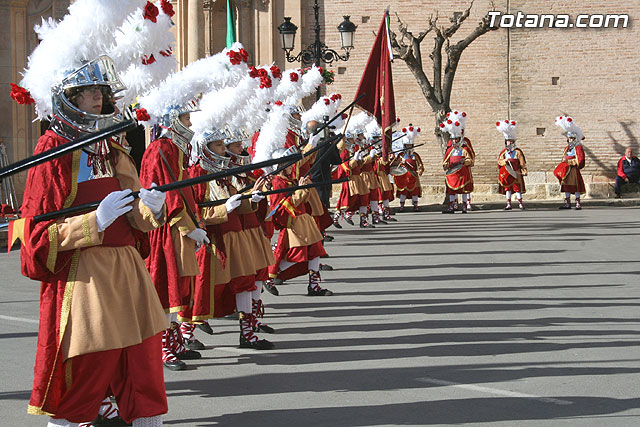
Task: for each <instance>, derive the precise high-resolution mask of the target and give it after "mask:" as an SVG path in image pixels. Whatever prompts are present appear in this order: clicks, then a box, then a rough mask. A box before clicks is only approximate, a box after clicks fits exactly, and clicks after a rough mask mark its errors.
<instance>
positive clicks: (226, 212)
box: [193, 128, 274, 350]
mask: <svg viewBox="0 0 640 427" xmlns="http://www.w3.org/2000/svg"><path fill="white" fill-rule="evenodd" d="M242 138H243V137H242V134H241V133H240V132H237V131H234V130H232V129H231V128H226V129H210V130H209V131H207V132H205V133H204V134H203V135H201V136H199V137H197V145H198V147H199V151H200V153H201V154H200V162H199V164H198V165H195V166H194V167H193V170H194V172H193V173H194V175H198V176H200V175H205V174H207V173H212V172H220V171H223V170H226V169H228V168H229V166H230V164H231V162H232V161H234V162H235V164H236V165H238V163H240V162H247V161H248V159H246V157H247V156H244V155H242V142H241V141H242ZM235 145H239V150H238V147H236V146H235ZM227 150H228V151H227ZM232 150H233V151H232ZM237 151H240V153H238V152H237ZM230 154H231V155H230ZM241 157H242V158H243V159H242V160H241ZM264 184H265V179H264V178H262V177H261V178H258V179H257V180H256V181H254V182H250V181H249V180H248V178H247V177H246V176H233V177H229V178H223V179H219V180H215V181H211V182H209V183H206V184H200V185H198V186H196V188H195V193H196V200H197V201H198V202H207V201H215V200H222V199H227V201H226V202H225V204H223V205H220V206H216V207H209V208H205V209H203V211H202V215H203V218H204V220H205V222H206V223H207V232H208V235H209V237H210V240H211V246H210V248H211V251H206V250H204V249H200V250H199V251H198V262H199V264H200V268H201V269H202V275H201V276H198V277H197V278H196V295H195V300H194V308H195V307H201V308H200V310H199V311H200V312H201V313H203V314H201V317H202V318H211V317H223V316H227V315H229V314H232V313H234V312H235V311H236V310H237V311H238V313H240V347H241V348H253V349H257V350H267V349H271V348H273V347H274V346H273V344H272V343H271V342H269V341H267V340H265V339H260V338H259V337H258V336H257V335H256V334H255V333H254V332H266V333H273V332H274V330H273V328H271V327H269V326H267V325H266V324H263V323H262V322H261V321H260V320H259V318H260V317H262V316H263V315H264V306H263V304H262V300H261V292H262V282H263V281H264V280H266V279H267V277H268V276H267V275H268V273H267V267H268V266H269V265H271V264H273V262H274V259H273V254H272V252H271V246H270V244H269V241H268V240H267V238H266V237H265V235H264V230H263V228H262V226H261V223H260V220H259V218H258V216H257V215H256V212H259V211H260V210H259V205H260V204H261V203H264V202H265V198H264V196H261V195H259V194H257V191H258V190H260V189H262V187H263V186H264ZM247 185H252V186H253V190H252V191H253V195H252V197H251V199H250V200H249V199H247V200H243V201H240V200H238V197H239V196H240V194H239V193H238V191H239V190H241V189H243V188H244V187H246V186H247ZM262 212H264V210H263V211H262Z"/></svg>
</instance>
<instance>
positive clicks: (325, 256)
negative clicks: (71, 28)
mask: <svg viewBox="0 0 640 427" xmlns="http://www.w3.org/2000/svg"><path fill="white" fill-rule="evenodd" d="M320 258H330V255H329V254H324V255H320Z"/></svg>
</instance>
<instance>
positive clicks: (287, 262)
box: [280, 259, 296, 271]
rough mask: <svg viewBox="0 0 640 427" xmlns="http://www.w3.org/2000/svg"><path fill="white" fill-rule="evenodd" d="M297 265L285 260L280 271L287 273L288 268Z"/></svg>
mask: <svg viewBox="0 0 640 427" xmlns="http://www.w3.org/2000/svg"><path fill="white" fill-rule="evenodd" d="M295 264H296V263H295V262H291V261H287V260H286V259H283V260H282V261H280V271H285V270H286V269H287V268H289V267H291V266H292V265H295Z"/></svg>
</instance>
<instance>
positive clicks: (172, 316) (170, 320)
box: [167, 313, 178, 323]
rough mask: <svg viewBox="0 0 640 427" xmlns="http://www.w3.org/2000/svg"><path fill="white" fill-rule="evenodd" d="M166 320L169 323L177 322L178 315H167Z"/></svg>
mask: <svg viewBox="0 0 640 427" xmlns="http://www.w3.org/2000/svg"><path fill="white" fill-rule="evenodd" d="M167 320H168V321H169V323H171V322H177V321H178V313H167Z"/></svg>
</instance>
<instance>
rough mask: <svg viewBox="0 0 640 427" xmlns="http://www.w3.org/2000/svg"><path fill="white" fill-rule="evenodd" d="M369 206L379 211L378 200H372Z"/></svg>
mask: <svg viewBox="0 0 640 427" xmlns="http://www.w3.org/2000/svg"><path fill="white" fill-rule="evenodd" d="M369 206H370V207H371V212H378V201H377V200H371V201H370V202H369Z"/></svg>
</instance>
